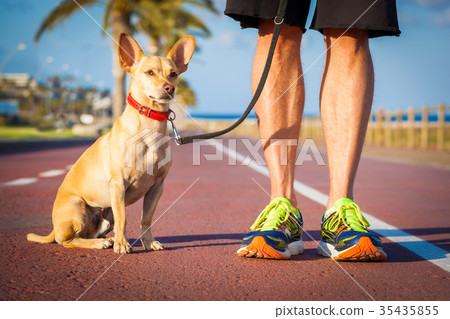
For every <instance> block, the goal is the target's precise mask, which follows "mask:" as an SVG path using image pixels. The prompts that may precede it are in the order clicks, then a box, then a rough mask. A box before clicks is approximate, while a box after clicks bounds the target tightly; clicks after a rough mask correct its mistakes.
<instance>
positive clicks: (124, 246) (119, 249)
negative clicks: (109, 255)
mask: <svg viewBox="0 0 450 319" xmlns="http://www.w3.org/2000/svg"><path fill="white" fill-rule="evenodd" d="M114 252H115V253H116V254H125V253H127V254H130V253H132V249H131V245H130V243H129V242H128V241H127V240H126V239H123V240H115V241H114Z"/></svg>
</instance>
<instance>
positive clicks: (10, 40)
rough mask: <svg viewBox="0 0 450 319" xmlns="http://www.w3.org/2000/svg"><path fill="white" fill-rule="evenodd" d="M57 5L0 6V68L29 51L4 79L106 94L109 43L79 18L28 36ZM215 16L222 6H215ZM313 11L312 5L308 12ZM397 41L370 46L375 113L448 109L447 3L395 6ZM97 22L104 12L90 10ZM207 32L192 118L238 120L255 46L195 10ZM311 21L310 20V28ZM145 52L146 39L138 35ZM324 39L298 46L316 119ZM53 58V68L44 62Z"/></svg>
mask: <svg viewBox="0 0 450 319" xmlns="http://www.w3.org/2000/svg"><path fill="white" fill-rule="evenodd" d="M58 2H59V1H58V0H39V1H35V0H0V29H1V30H2V31H1V34H2V36H1V41H0V61H2V60H3V59H4V57H5V56H6V55H8V53H9V52H11V50H13V49H14V48H15V47H16V46H17V45H18V44H19V43H25V44H26V45H27V49H26V50H25V51H19V52H17V53H16V54H15V55H14V56H13V57H12V58H11V59H10V60H9V61H8V63H7V64H6V66H5V68H4V70H3V72H4V73H30V74H31V75H32V76H33V77H34V78H36V79H38V81H44V80H45V79H46V78H48V77H49V76H52V75H60V76H64V75H72V76H74V78H75V84H76V85H83V86H84V85H85V86H97V87H99V88H112V85H113V77H112V73H111V63H112V58H111V54H112V53H111V49H110V39H109V37H107V36H103V35H102V32H101V30H100V29H99V27H98V26H97V25H96V24H95V22H93V21H92V20H91V19H90V18H89V17H88V16H87V15H86V14H85V13H84V12H82V11H80V12H77V13H76V14H74V15H73V16H72V17H71V18H70V19H69V20H67V21H66V22H65V23H63V24H62V25H60V26H58V27H57V28H55V29H54V30H53V31H52V32H49V33H45V34H44V35H43V37H42V38H41V40H40V41H39V43H37V44H35V43H33V37H34V34H35V32H36V30H37V28H38V26H39V24H40V22H41V21H42V20H43V19H44V17H45V16H46V14H47V13H48V12H49V11H50V10H51V9H52V8H54V7H55V6H56V4H57V3H58ZM215 3H216V7H217V8H218V10H219V11H220V12H223V10H224V8H225V0H215ZM314 7H315V1H314V0H313V1H312V5H311V11H312V10H313V8H314ZM397 7H398V13H399V22H400V29H401V31H402V34H401V36H400V37H398V38H396V37H383V38H377V39H373V40H371V43H370V46H371V51H372V57H373V61H374V66H375V97H374V104H373V106H374V109H378V108H384V109H391V110H395V109H398V108H402V109H405V108H407V107H408V106H410V105H413V106H415V107H417V108H418V107H420V106H422V105H424V104H428V105H430V106H435V105H437V104H439V103H441V102H443V103H446V104H448V103H450V80H449V71H450V58H449V56H450V54H449V52H450V0H398V1H397ZM86 9H87V11H88V12H89V13H90V14H91V15H92V16H93V17H94V18H95V19H96V20H97V21H99V22H101V21H102V17H103V7H101V6H96V7H88V8H86ZM194 12H195V13H196V14H197V15H199V16H200V17H202V18H203V19H204V20H205V21H206V23H207V25H208V26H209V28H210V30H211V32H212V37H211V38H208V39H197V42H198V44H199V45H200V46H201V51H200V52H197V53H195V55H194V57H193V60H192V61H191V63H190V65H189V70H188V72H187V73H185V75H184V77H185V78H186V79H187V80H188V81H189V83H190V84H191V86H192V87H193V89H194V90H195V92H196V94H197V98H198V106H197V108H196V109H195V110H194V112H195V113H235V114H238V113H240V112H242V110H243V109H244V108H245V107H246V106H247V104H248V102H249V101H250V99H251V91H250V73H251V64H252V59H253V54H254V49H255V46H256V36H257V32H256V30H250V29H246V30H244V31H242V30H241V29H240V27H239V24H238V23H237V22H235V21H233V20H232V19H230V18H228V17H226V16H224V15H223V14H221V15H219V16H216V15H213V14H210V13H205V12H204V11H201V10H195V11H194ZM310 20H311V17H310V18H309V19H308V24H307V25H309V22H310ZM136 39H137V40H138V42H139V43H140V44H141V46H142V47H143V48H144V50H145V48H146V46H147V43H148V41H147V40H146V39H145V37H142V36H139V35H137V36H136ZM323 51H324V44H323V37H322V35H321V34H320V33H319V32H317V31H314V30H309V31H307V32H306V34H305V35H304V38H303V44H302V60H303V69H304V70H305V71H306V70H307V69H309V70H308V71H307V72H306V74H305V75H304V76H305V82H306V103H305V112H307V113H309V114H317V113H318V112H319V88H320V81H321V76H322V69H323V63H324V58H323V56H322V58H320V59H319V60H318V61H317V62H316V63H315V64H313V63H314V61H315V60H316V59H317V58H318V57H319V56H320V55H321V54H322V53H323ZM49 56H51V57H53V61H52V62H51V63H49V62H47V57H49Z"/></svg>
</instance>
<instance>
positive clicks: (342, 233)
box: [317, 198, 387, 261]
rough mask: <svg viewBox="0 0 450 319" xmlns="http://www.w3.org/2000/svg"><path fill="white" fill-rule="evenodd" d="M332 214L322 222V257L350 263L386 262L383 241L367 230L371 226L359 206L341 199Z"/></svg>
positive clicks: (349, 200) (320, 253) (320, 245)
mask: <svg viewBox="0 0 450 319" xmlns="http://www.w3.org/2000/svg"><path fill="white" fill-rule="evenodd" d="M330 212H331V214H327V213H325V215H324V217H323V218H322V227H321V235H322V240H321V241H320V244H319V247H318V248H317V253H318V254H319V255H322V256H325V257H331V258H333V259H334V260H349V261H368V260H373V261H377V260H385V259H386V257H387V255H386V253H385V252H384V251H383V249H382V248H381V240H380V238H379V237H378V236H377V235H375V234H374V233H372V232H371V231H369V230H368V229H367V228H368V227H369V226H370V224H369V222H368V221H367V220H366V219H365V218H364V216H363V215H362V213H361V210H360V209H359V207H358V205H356V204H355V202H353V201H352V200H351V199H348V198H341V199H338V200H337V201H336V203H334V206H333V208H332V209H331V210H330Z"/></svg>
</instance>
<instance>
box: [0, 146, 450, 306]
mask: <svg viewBox="0 0 450 319" xmlns="http://www.w3.org/2000/svg"><path fill="white" fill-rule="evenodd" d="M224 144H225V145H226V146H228V145H229V144H228V141H225V142H224ZM84 149H85V147H72V148H64V149H56V150H45V151H36V152H30V153H24V154H14V155H3V156H0V164H1V165H0V183H5V182H10V181H17V180H18V179H19V180H21V181H22V182H23V183H26V180H23V179H22V178H36V179H35V180H28V182H31V183H30V184H26V185H18V186H11V185H10V186H8V184H1V185H2V186H0V191H1V193H0V204H1V205H0V241H1V244H0V254H1V257H0V267H1V270H2V271H1V272H0V299H1V300H76V299H78V298H80V296H81V298H80V299H81V300H372V299H375V300H449V299H450V280H449V279H450V274H449V273H448V272H447V271H446V270H444V269H443V268H441V267H438V266H436V265H434V264H433V263H431V262H430V261H427V260H425V259H424V258H422V257H420V256H418V255H417V254H415V253H413V252H411V251H409V250H408V249H406V248H404V247H403V246H402V245H401V244H398V243H394V242H391V241H389V240H388V239H386V238H384V239H383V242H384V247H385V251H386V252H387V254H388V260H387V261H385V262H381V263H335V262H334V261H332V260H331V259H327V258H323V257H320V256H318V255H316V246H317V244H316V241H317V240H319V237H320V232H319V229H320V218H321V215H322V213H323V206H321V205H320V204H318V203H316V202H314V201H312V200H310V199H309V198H307V197H304V196H302V195H299V202H300V209H301V211H302V212H303V216H304V220H305V229H306V231H307V232H308V234H310V235H311V236H312V238H313V239H311V238H310V237H308V235H305V236H304V240H305V248H306V249H305V253H304V254H303V255H302V256H296V257H294V258H292V259H291V260H289V261H275V260H257V259H245V258H240V257H238V256H237V255H236V253H235V252H236V250H237V249H238V248H239V245H240V240H241V238H242V236H243V235H244V234H245V233H246V232H247V231H248V227H249V226H250V225H251V224H252V223H253V221H254V219H255V218H256V216H257V215H258V213H259V211H260V210H261V209H262V208H263V207H264V206H265V205H266V204H267V202H268V198H267V195H266V193H265V191H264V190H262V189H261V187H262V188H264V189H265V190H268V189H269V180H268V178H267V177H266V176H264V175H261V174H260V173H258V172H256V171H255V170H252V169H251V168H249V167H248V166H243V165H235V166H229V165H228V162H229V158H228V157H227V156H226V155H225V156H224V157H223V160H216V161H206V160H205V159H204V158H203V159H202V161H201V165H198V166H193V165H192V162H193V154H192V153H193V147H192V145H187V146H175V145H174V146H173V147H172V156H173V166H172V169H171V171H170V173H169V176H168V178H167V180H166V184H165V191H164V194H163V196H162V198H161V200H160V202H159V204H158V208H157V212H156V215H155V220H156V219H158V218H159V219H158V221H157V222H156V223H155V225H154V230H153V233H154V235H155V236H156V237H157V238H158V239H159V240H160V241H161V242H162V243H163V244H164V245H165V247H166V249H165V250H164V251H158V252H146V251H144V250H143V248H142V247H141V245H140V243H136V245H135V246H136V247H135V249H134V253H133V254H131V255H124V256H119V255H116V254H114V253H113V251H112V250H111V249H109V250H100V251H98V250H83V249H67V248H63V247H62V246H59V245H57V244H48V245H42V244H36V243H30V242H27V241H26V239H25V235H26V234H27V233H29V232H36V233H39V234H43V235H44V234H48V233H49V232H50V230H51V228H52V226H51V208H52V204H53V200H54V197H55V194H56V191H57V189H58V186H59V185H60V183H61V181H62V179H63V176H64V174H61V173H63V172H64V171H65V170H66V168H67V166H68V165H70V164H72V163H74V161H75V160H76V159H77V158H78V157H79V156H80V155H81V154H82V152H83V151H84ZM201 150H202V152H204V153H213V152H214V150H213V148H212V147H210V146H202V148H201ZM238 150H239V152H241V153H243V154H246V153H248V151H246V150H245V149H244V148H243V146H242V145H241V144H240V143H239V142H238ZM325 160H326V159H325ZM50 170H52V171H53V174H51V173H48V174H47V175H56V176H53V177H40V173H42V172H48V171H50ZM54 170H63V171H60V172H58V171H54ZM297 170H298V171H297V180H299V181H301V182H303V183H305V184H306V185H308V186H310V187H312V188H314V189H316V190H318V191H320V192H323V193H326V192H327V189H328V186H327V185H328V177H327V174H328V173H327V167H326V166H319V165H317V164H315V163H313V162H310V161H309V162H305V163H304V165H302V166H298V168H297ZM58 173H59V174H58ZM19 183H20V182H19ZM258 184H259V185H258ZM260 186H261V187H260ZM449 189H450V171H449V170H445V169H440V168H431V167H423V166H416V165H411V164H399V163H392V162H384V161H381V160H379V159H377V160H374V159H370V158H364V159H363V160H362V162H361V166H360V171H359V175H358V178H357V186H356V192H355V193H356V198H357V202H358V203H359V204H360V206H361V207H362V209H363V210H364V211H366V212H368V213H369V214H371V215H372V216H374V217H376V218H378V219H380V220H382V221H384V222H386V223H388V224H390V225H393V226H394V227H396V228H398V229H401V230H404V231H406V232H407V233H409V234H411V235H414V236H417V237H418V238H419V240H424V241H426V242H429V243H431V244H433V245H434V246H437V247H439V248H440V249H442V250H444V251H446V252H449V251H450V218H449V217H448V216H449V208H448V207H449V205H448V195H449V193H448V190H449ZM141 204H142V202H141V201H139V202H138V203H136V204H134V205H132V206H130V207H128V209H127V218H128V237H129V238H130V240H131V242H134V241H135V240H136V239H137V238H138V236H139V220H140V206H141ZM369 221H370V220H369ZM405 240H407V239H405ZM447 256H448V255H447ZM119 257H120V258H119ZM444 257H445V256H442V258H444ZM96 280H97V281H96ZM94 282H95V284H94V285H92V284H93V283H94Z"/></svg>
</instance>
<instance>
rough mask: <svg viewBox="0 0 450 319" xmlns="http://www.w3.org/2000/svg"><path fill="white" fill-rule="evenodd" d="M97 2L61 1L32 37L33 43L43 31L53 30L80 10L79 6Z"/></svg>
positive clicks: (95, 0)
mask: <svg viewBox="0 0 450 319" xmlns="http://www.w3.org/2000/svg"><path fill="white" fill-rule="evenodd" d="M98 2H99V1H98V0H77V2H75V1H73V0H63V1H61V2H60V3H59V4H58V5H57V6H56V7H55V8H54V9H53V10H52V11H51V12H50V14H49V15H48V16H47V17H46V18H45V19H44V21H43V22H42V23H41V25H40V26H39V29H38V31H37V32H36V35H35V36H34V41H35V42H37V41H39V39H40V38H41V36H42V34H43V33H44V32H45V31H49V30H51V29H53V28H54V27H55V26H56V25H58V24H60V23H62V22H63V21H65V20H66V19H68V18H69V17H70V16H71V15H72V14H73V13H75V12H76V11H78V10H79V9H80V6H82V7H88V6H92V5H94V4H96V3H98Z"/></svg>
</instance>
